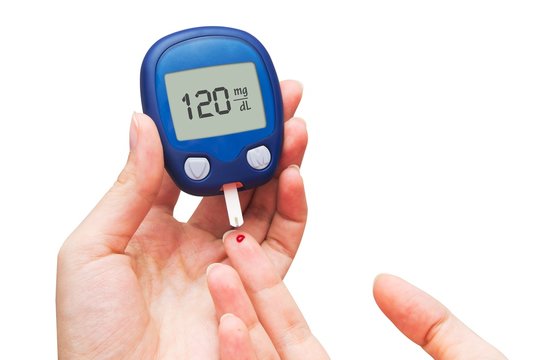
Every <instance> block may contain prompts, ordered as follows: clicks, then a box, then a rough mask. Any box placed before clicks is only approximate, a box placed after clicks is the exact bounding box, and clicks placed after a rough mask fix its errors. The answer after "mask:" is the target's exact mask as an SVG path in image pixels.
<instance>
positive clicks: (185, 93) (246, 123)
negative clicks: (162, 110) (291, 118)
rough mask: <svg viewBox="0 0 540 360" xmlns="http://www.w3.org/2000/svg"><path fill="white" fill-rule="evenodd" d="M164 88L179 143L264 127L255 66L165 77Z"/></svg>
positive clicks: (211, 67)
mask: <svg viewBox="0 0 540 360" xmlns="http://www.w3.org/2000/svg"><path fill="white" fill-rule="evenodd" d="M165 86H166V88H167V98H168V100H169V107H170V110H171V116H172V121H173V125H174V130H175V132H176V137H177V139H178V140H180V141H183V140H194V139H202V138H208V137H212V136H219V135H227V134H235V133H239V132H244V131H249V130H255V129H261V128H264V127H266V116H265V113H264V105H263V100H262V94H261V90H260V86H259V79H258V77H257V71H256V69H255V64H254V63H251V62H246V63H238V64H229V65H219V66H210V67H204V68H199V69H194V70H186V71H179V72H174V73H169V74H166V75H165Z"/></svg>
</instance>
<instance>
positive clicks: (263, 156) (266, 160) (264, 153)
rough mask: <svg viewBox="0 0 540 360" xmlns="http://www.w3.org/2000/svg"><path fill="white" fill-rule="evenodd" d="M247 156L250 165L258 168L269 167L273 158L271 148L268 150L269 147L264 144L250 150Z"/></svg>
mask: <svg viewBox="0 0 540 360" xmlns="http://www.w3.org/2000/svg"><path fill="white" fill-rule="evenodd" d="M246 157H247V161H248V163H249V165H250V166H251V167H252V168H254V169H257V170H262V169H264V168H266V167H268V165H269V164H270V160H272V155H270V150H268V148H267V147H266V146H264V145H261V146H258V147H256V148H254V149H251V150H249V151H248V152H247V155H246Z"/></svg>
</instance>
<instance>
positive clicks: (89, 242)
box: [63, 114, 163, 256]
mask: <svg viewBox="0 0 540 360" xmlns="http://www.w3.org/2000/svg"><path fill="white" fill-rule="evenodd" d="M162 178H163V151H162V148H161V142H160V140H159V135H158V132H157V129H156V127H155V125H154V122H153V121H152V120H151V119H150V118H149V117H148V116H146V115H144V114H133V119H132V122H131V129H130V154H129V158H128V161H127V164H126V166H125V167H124V169H123V170H122V172H121V174H120V175H119V176H118V180H117V181H116V183H115V184H114V185H113V187H112V188H111V189H110V190H109V192H108V193H107V194H105V196H104V197H103V198H102V199H101V201H100V202H99V203H98V204H97V205H96V207H95V208H94V209H93V210H92V211H91V212H90V214H89V215H88V216H87V218H86V219H85V220H84V221H83V222H82V223H81V224H80V225H79V227H78V228H77V229H76V230H75V231H74V233H73V234H72V235H71V236H70V237H69V238H68V240H66V243H65V244H64V246H63V250H64V251H66V250H67V251H69V250H77V251H78V252H79V253H81V252H82V253H87V254H88V255H90V256H101V255H107V254H110V253H122V252H123V251H124V249H125V247H126V245H127V243H128V242H129V240H130V239H131V237H132V236H133V234H134V233H135V231H136V230H137V228H138V227H139V225H140V223H141V222H142V220H143V219H144V217H145V216H146V214H147V213H148V211H149V210H150V208H151V206H152V204H153V202H154V199H155V198H156V195H157V193H158V191H159V189H160V186H161V182H162Z"/></svg>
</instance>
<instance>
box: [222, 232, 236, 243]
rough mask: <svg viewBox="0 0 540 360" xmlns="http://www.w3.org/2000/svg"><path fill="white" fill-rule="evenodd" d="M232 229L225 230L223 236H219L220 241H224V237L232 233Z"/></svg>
mask: <svg viewBox="0 0 540 360" xmlns="http://www.w3.org/2000/svg"><path fill="white" fill-rule="evenodd" d="M233 231H234V230H229V231H226V232H225V234H223V237H222V238H221V240H222V241H225V238H227V235H229V234H230V233H232V232H233Z"/></svg>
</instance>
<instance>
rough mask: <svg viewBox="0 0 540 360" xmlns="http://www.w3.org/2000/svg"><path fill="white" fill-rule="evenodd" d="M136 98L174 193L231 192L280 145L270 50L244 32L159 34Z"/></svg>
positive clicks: (258, 171) (256, 178)
mask: <svg viewBox="0 0 540 360" xmlns="http://www.w3.org/2000/svg"><path fill="white" fill-rule="evenodd" d="M141 98H142V106H143V111H144V112H145V113H146V114H147V115H149V116H150V117H151V118H152V119H153V120H154V122H155V123H156V125H157V128H158V130H159V134H160V137H161V142H162V144H163V153H164V158H165V167H166V169H167V171H168V173H169V174H170V176H171V177H172V179H173V180H174V181H175V183H176V184H177V185H178V187H179V188H180V189H182V191H185V192H187V193H190V194H193V195H199V196H208V195H218V194H221V193H223V191H224V186H225V190H227V189H234V192H236V191H237V188H238V189H239V190H244V189H250V188H254V187H257V186H260V185H262V184H264V183H266V182H267V181H269V180H270V179H271V178H272V176H273V175H274V172H275V170H276V167H277V163H278V160H279V157H280V155H281V147H282V143H283V104H282V98H281V92H280V88H279V81H278V77H277V75H276V71H275V69H274V66H273V64H272V61H271V59H270V56H269V55H268V53H267V51H266V50H265V48H264V47H263V45H262V44H261V43H260V42H259V41H258V40H257V39H255V38H254V37H253V36H251V35H250V34H248V33H246V32H244V31H241V30H237V29H231V28H225V27H200V28H193V29H188V30H183V31H180V32H177V33H174V34H171V35H168V36H166V37H164V38H162V39H161V40H159V41H157V42H156V43H155V44H154V45H153V46H152V47H151V48H150V50H149V51H148V53H147V54H146V56H145V58H144V61H143V64H142V68H141ZM237 197H238V195H237V194H236V198H237ZM226 200H227V199H226ZM235 201H236V202H237V200H235ZM235 206H237V207H238V209H239V204H237V205H235ZM227 207H228V208H229V203H227ZM229 212H230V209H229ZM240 216H241V212H240ZM240 222H241V221H238V219H236V220H234V221H233V220H232V219H231V224H232V225H234V226H239V223H240Z"/></svg>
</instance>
